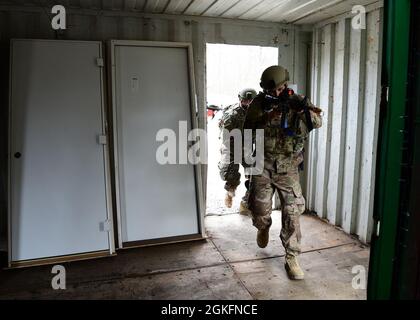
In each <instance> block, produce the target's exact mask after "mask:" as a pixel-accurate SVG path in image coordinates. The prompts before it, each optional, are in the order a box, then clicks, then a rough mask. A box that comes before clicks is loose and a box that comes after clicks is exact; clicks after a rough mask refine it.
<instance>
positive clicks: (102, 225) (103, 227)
mask: <svg viewBox="0 0 420 320" xmlns="http://www.w3.org/2000/svg"><path fill="white" fill-rule="evenodd" d="M99 230H100V231H103V232H108V231H111V220H109V219H107V220H105V221H101V222H99Z"/></svg>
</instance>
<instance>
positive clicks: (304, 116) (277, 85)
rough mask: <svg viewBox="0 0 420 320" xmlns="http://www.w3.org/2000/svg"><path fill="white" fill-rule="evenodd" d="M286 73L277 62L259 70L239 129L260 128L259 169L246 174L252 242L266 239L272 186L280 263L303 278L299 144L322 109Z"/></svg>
mask: <svg viewBox="0 0 420 320" xmlns="http://www.w3.org/2000/svg"><path fill="white" fill-rule="evenodd" d="M288 80H289V74H288V72H287V70H286V69H284V68H283V67H281V66H271V67H269V68H267V69H266V70H264V72H263V73H262V76H261V83H260V85H261V87H262V88H263V90H264V92H261V93H259V94H258V96H257V97H256V98H255V99H254V100H253V102H252V104H251V105H250V107H249V108H248V112H247V116H246V120H245V124H244V129H245V130H246V129H252V130H255V129H264V171H263V173H262V174H260V175H253V176H251V183H250V194H249V209H250V210H251V212H252V220H253V225H254V226H255V227H256V228H257V229H258V232H257V244H258V246H259V247H261V248H264V247H266V246H267V244H268V240H269V229H270V226H271V211H272V197H273V193H274V192H275V190H277V192H278V194H279V196H280V199H281V211H282V230H281V233H280V238H281V241H282V244H283V246H284V248H285V250H286V259H285V268H286V271H287V273H288V275H289V278H291V279H294V280H298V279H303V278H304V273H303V271H302V269H301V268H300V266H299V263H298V261H297V256H298V255H299V254H300V250H301V249H300V240H301V231H300V225H299V216H300V215H301V214H302V213H303V212H304V210H305V199H304V198H303V195H302V189H301V186H300V182H299V166H300V165H301V164H302V162H303V144H304V141H305V139H306V138H307V137H308V134H309V132H310V131H311V130H312V129H315V128H319V127H321V124H322V119H321V115H320V114H321V110H320V109H319V108H316V107H315V106H314V105H313V104H312V103H310V101H309V100H308V99H307V98H304V97H302V96H299V95H296V94H294V92H293V91H292V90H291V89H288V88H287V81H288Z"/></svg>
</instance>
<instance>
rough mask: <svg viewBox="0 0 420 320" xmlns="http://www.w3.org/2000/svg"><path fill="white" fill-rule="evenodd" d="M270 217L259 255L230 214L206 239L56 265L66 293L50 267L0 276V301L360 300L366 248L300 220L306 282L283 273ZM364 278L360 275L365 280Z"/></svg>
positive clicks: (212, 220)
mask: <svg viewBox="0 0 420 320" xmlns="http://www.w3.org/2000/svg"><path fill="white" fill-rule="evenodd" d="M280 223H281V219H280V213H279V212H274V213H273V226H272V228H271V230H270V242H269V245H268V247H267V248H265V249H260V248H258V247H257V245H256V243H255V235H256V229H254V227H253V226H252V224H251V220H250V218H248V217H244V216H240V215H238V214H227V215H222V216H208V217H206V228H207V232H208V235H209V237H208V239H206V240H202V241H196V242H188V243H178V244H170V245H162V246H155V247H144V248H135V249H129V250H122V251H119V252H118V255H117V256H114V257H108V258H102V259H95V260H87V261H79V262H72V263H65V264H63V265H64V266H65V267H66V275H67V288H66V290H53V289H52V288H51V279H52V277H53V276H54V275H53V274H52V273H51V268H52V266H41V267H32V268H25V269H15V270H2V271H0V299H243V300H247V299H365V298H366V291H365V290H356V289H353V288H352V285H351V283H352V278H353V277H354V276H355V275H354V274H352V273H351V270H352V267H353V266H355V265H362V266H364V267H366V269H367V266H368V259H369V248H367V247H365V246H363V245H362V244H360V243H359V242H358V241H357V240H355V239H353V238H351V237H349V236H348V235H346V234H345V233H344V232H342V231H340V230H338V229H336V228H335V227H333V226H330V225H328V224H326V223H324V222H323V221H321V220H319V219H318V218H316V217H313V216H306V215H304V216H302V219H301V224H302V232H303V242H302V246H303V254H302V255H301V265H302V267H303V268H304V269H305V272H306V279H305V280H303V281H291V280H289V279H288V278H287V275H286V272H285V270H284V267H283V263H284V250H283V248H282V246H281V242H280V239H279V237H278V235H279V232H280ZM366 274H367V273H366Z"/></svg>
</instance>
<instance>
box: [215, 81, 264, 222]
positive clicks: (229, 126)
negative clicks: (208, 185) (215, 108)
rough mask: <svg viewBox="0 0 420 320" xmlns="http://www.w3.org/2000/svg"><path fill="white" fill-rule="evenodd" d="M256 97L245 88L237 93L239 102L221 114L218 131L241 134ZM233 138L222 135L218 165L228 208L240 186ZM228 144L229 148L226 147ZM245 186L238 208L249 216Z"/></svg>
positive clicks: (251, 90)
mask: <svg viewBox="0 0 420 320" xmlns="http://www.w3.org/2000/svg"><path fill="white" fill-rule="evenodd" d="M256 95H257V92H256V91H255V90H254V89H251V88H247V89H243V90H241V91H240V92H239V94H238V98H239V102H238V103H235V104H233V105H230V106H229V107H227V108H226V109H225V111H224V112H223V116H222V118H221V119H220V122H219V128H220V129H226V130H227V131H229V132H231V131H232V130H233V129H239V130H240V131H241V132H242V129H243V125H244V121H245V116H246V112H247V109H248V106H249V105H250V104H251V102H252V100H253V99H254V98H255V96H256ZM222 133H223V131H222ZM232 139H233V138H232V137H230V136H229V137H228V136H223V135H222V146H221V149H220V151H221V155H222V157H221V161H220V162H219V164H218V167H219V170H220V177H221V178H222V180H223V181H226V183H225V190H226V196H225V205H226V206H227V207H228V208H230V207H231V206H232V198H233V197H234V196H235V191H236V188H237V186H238V185H239V184H240V179H241V174H240V173H239V163H234V156H233V152H234V147H233V140H232ZM228 144H229V146H230V147H229V148H228V147H227V145H228ZM246 179H247V181H246V182H245V185H246V186H247V191H246V193H245V195H244V197H243V198H242V201H241V203H240V206H239V213H240V214H243V215H249V214H250V212H249V209H248V194H249V192H248V188H249V187H248V186H249V181H248V177H246Z"/></svg>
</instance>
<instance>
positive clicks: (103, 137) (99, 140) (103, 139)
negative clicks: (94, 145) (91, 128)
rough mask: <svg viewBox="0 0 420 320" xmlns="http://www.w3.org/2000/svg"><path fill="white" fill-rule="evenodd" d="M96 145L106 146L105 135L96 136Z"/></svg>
mask: <svg viewBox="0 0 420 320" xmlns="http://www.w3.org/2000/svg"><path fill="white" fill-rule="evenodd" d="M98 143H99V144H107V138H106V135H104V134H100V135H99V136H98Z"/></svg>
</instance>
